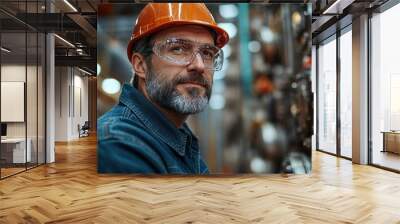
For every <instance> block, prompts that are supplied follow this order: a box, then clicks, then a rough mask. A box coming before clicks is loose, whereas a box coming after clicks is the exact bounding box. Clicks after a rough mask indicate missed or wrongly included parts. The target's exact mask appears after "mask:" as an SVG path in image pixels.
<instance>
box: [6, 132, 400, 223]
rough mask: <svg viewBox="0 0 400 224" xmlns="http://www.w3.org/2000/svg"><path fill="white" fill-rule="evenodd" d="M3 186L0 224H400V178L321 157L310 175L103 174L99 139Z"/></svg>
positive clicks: (72, 147) (60, 149)
mask: <svg viewBox="0 0 400 224" xmlns="http://www.w3.org/2000/svg"><path fill="white" fill-rule="evenodd" d="M56 149H57V153H56V156H57V161H56V163H55V164H50V165H46V166H41V167H39V168H36V169H33V170H30V171H28V172H26V173H22V174H19V175H16V176H13V177H10V178H8V179H5V180H2V181H0V223H44V222H48V223H373V224H377V223H384V224H386V223H400V175H399V174H395V173H391V172H387V171H384V170H380V169H377V168H374V167H369V166H359V165H352V164H351V162H350V161H347V160H343V159H338V158H336V157H333V156H330V155H326V154H323V153H319V152H315V153H314V154H313V173H312V174H311V175H298V176H281V175H268V176H264V177H254V176H241V177H186V178H183V177H163V178H158V177H157V178H155V177H137V176H120V175H98V174H97V173H96V140H95V138H94V137H90V138H85V139H83V140H81V141H76V142H71V143H69V144H57V148H56Z"/></svg>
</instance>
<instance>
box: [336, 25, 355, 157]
mask: <svg viewBox="0 0 400 224" xmlns="http://www.w3.org/2000/svg"><path fill="white" fill-rule="evenodd" d="M349 28H351V27H349ZM344 32H345V33H343V34H342V35H341V36H340V51H339V52H340V154H341V156H345V157H348V158H351V156H352V155H351V154H352V150H351V142H352V126H351V124H352V96H353V95H352V74H353V72H352V49H351V48H352V34H351V29H350V30H348V31H347V32H346V31H344Z"/></svg>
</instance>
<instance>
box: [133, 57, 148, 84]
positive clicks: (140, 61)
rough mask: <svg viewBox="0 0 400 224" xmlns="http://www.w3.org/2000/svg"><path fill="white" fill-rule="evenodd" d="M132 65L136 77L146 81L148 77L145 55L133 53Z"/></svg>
mask: <svg viewBox="0 0 400 224" xmlns="http://www.w3.org/2000/svg"><path fill="white" fill-rule="evenodd" d="M131 63H132V67H133V70H135V75H137V76H139V77H140V78H143V79H144V78H145V76H146V71H147V65H146V61H145V60H144V57H143V55H141V54H139V53H133V54H132V58H131Z"/></svg>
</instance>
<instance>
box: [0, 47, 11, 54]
mask: <svg viewBox="0 0 400 224" xmlns="http://www.w3.org/2000/svg"><path fill="white" fill-rule="evenodd" d="M0 49H1V50H2V51H4V52H7V53H10V52H11V50H9V49H7V48H5V47H1V48H0Z"/></svg>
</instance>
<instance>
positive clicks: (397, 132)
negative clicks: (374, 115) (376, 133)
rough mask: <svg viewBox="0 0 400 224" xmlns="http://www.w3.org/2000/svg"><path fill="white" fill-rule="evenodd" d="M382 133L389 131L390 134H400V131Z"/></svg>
mask: <svg viewBox="0 0 400 224" xmlns="http://www.w3.org/2000/svg"><path fill="white" fill-rule="evenodd" d="M381 133H384V134H385V133H388V134H398V135H400V131H381Z"/></svg>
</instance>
